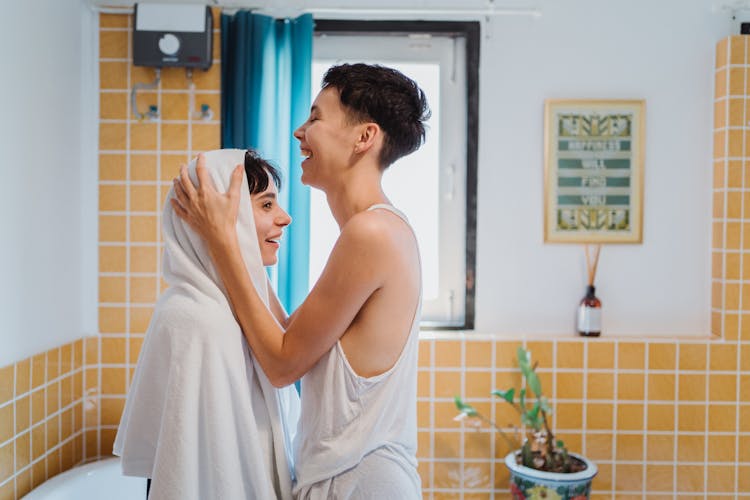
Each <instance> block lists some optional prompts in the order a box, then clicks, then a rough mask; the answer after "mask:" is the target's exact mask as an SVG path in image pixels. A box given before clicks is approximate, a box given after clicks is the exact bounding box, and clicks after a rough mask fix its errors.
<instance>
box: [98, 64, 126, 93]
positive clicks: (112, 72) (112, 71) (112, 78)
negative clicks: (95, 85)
mask: <svg viewBox="0 0 750 500" xmlns="http://www.w3.org/2000/svg"><path fill="white" fill-rule="evenodd" d="M99 86H100V87H101V88H102V89H119V90H128V63H127V62H119V61H118V62H100V63H99Z"/></svg>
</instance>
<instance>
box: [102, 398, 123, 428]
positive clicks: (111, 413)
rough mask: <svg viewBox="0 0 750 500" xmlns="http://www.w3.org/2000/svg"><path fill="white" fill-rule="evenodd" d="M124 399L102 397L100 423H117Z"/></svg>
mask: <svg viewBox="0 0 750 500" xmlns="http://www.w3.org/2000/svg"><path fill="white" fill-rule="evenodd" d="M123 408H125V399H124V398H122V399H119V398H118V399H114V398H102V420H101V423H102V425H119V423H120V417H121V416H122V410H123Z"/></svg>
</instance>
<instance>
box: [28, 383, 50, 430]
mask: <svg viewBox="0 0 750 500" xmlns="http://www.w3.org/2000/svg"><path fill="white" fill-rule="evenodd" d="M30 398H31V424H32V425H36V424H37V423H39V422H41V421H42V420H44V417H45V416H46V415H47V412H46V410H45V405H46V399H45V394H44V389H43V388H39V389H37V390H35V391H34V392H32V393H31V396H30Z"/></svg>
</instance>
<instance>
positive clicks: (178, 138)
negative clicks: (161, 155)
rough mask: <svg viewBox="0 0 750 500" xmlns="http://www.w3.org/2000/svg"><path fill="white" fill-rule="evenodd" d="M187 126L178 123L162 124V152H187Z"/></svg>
mask: <svg viewBox="0 0 750 500" xmlns="http://www.w3.org/2000/svg"><path fill="white" fill-rule="evenodd" d="M187 149H188V126H187V125H186V124H180V123H164V124H162V127H161V150H162V151H187Z"/></svg>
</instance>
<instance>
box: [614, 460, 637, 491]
mask: <svg viewBox="0 0 750 500" xmlns="http://www.w3.org/2000/svg"><path fill="white" fill-rule="evenodd" d="M642 488H643V465H635V464H632V465H631V464H615V489H616V490H620V491H639V490H641V489H642Z"/></svg>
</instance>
